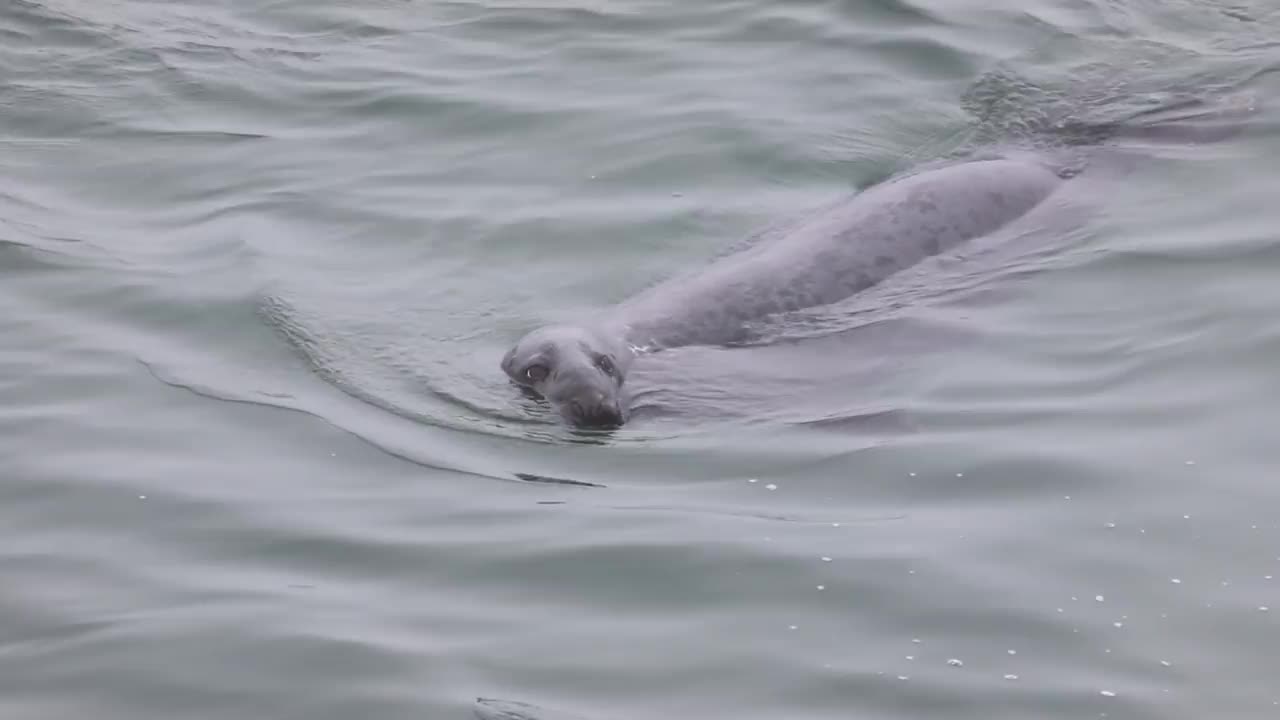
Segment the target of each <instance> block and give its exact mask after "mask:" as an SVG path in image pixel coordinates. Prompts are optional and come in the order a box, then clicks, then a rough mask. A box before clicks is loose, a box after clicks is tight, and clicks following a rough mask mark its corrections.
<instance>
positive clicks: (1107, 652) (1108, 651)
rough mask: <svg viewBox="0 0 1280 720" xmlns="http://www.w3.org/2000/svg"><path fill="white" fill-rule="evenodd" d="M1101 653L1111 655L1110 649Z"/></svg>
mask: <svg viewBox="0 0 1280 720" xmlns="http://www.w3.org/2000/svg"><path fill="white" fill-rule="evenodd" d="M1102 652H1104V653H1106V654H1108V655H1110V654H1111V648H1107V649H1106V650H1103V651H1102Z"/></svg>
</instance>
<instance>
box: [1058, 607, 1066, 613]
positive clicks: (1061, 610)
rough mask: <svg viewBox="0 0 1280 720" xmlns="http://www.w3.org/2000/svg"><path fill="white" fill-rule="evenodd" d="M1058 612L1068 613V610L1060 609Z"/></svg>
mask: <svg viewBox="0 0 1280 720" xmlns="http://www.w3.org/2000/svg"><path fill="white" fill-rule="evenodd" d="M1058 612H1066V610H1063V609H1062V608H1058Z"/></svg>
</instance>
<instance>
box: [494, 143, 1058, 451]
mask: <svg viewBox="0 0 1280 720" xmlns="http://www.w3.org/2000/svg"><path fill="white" fill-rule="evenodd" d="M1069 174H1070V173H1066V172H1061V171H1059V170H1058V169H1055V168H1053V167H1051V166H1050V165H1048V164H1046V161H1044V160H1043V159H1041V158H1039V157H1038V156H1034V155H1029V156H1025V157H1013V156H1010V157H994V158H985V159H976V160H970V161H965V162H959V163H954V164H950V165H944V166H941V167H935V168H932V169H926V170H921V171H918V172H915V173H912V174H909V175H904V176H901V177H897V178H894V179H890V180H888V181H886V182H883V183H881V184H879V185H875V186H873V187H871V188H869V189H867V190H865V191H863V192H861V193H859V194H857V195H854V196H853V197H851V198H849V199H848V200H846V201H844V202H842V203H840V204H837V205H835V206H833V207H831V208H829V209H827V210H824V211H822V212H820V213H818V214H816V215H814V216H813V217H810V218H808V219H807V220H804V221H802V222H799V223H798V224H796V225H795V226H793V227H791V228H790V229H788V230H787V231H786V232H785V233H780V234H779V235H777V236H776V237H770V238H767V239H765V240H763V241H761V242H759V243H756V244H753V245H750V246H749V247H747V248H745V249H743V250H740V251H738V252H735V253H731V254H728V255H725V256H723V257H721V258H718V259H717V260H714V261H712V262H710V263H709V264H707V265H705V266H702V267H700V268H698V269H696V270H694V271H691V272H687V273H684V274H681V275H678V276H676V277H673V278H671V279H669V280H667V281H665V282H662V283H659V284H657V285H654V286H652V287H650V288H648V289H647V290H644V291H642V292H640V293H639V294H637V295H635V296H633V297H631V298H629V299H627V300H624V301H623V302H621V303H619V304H617V305H615V306H612V307H610V308H607V309H605V310H603V311H601V312H599V313H597V314H596V315H595V316H594V317H592V318H591V319H590V320H588V321H587V322H585V323H582V324H577V325H549V326H545V327H541V328H538V329H536V330H534V331H532V332H530V333H529V334H527V335H525V336H524V337H523V338H521V339H520V341H519V342H517V343H516V344H515V346H514V347H512V348H511V350H510V351H508V352H507V354H506V355H505V357H503V359H502V369H503V371H504V372H505V373H506V374H507V376H508V377H510V378H511V380H513V381H514V382H515V383H517V384H518V385H520V386H522V387H524V388H527V389H528V390H530V391H532V392H533V393H535V394H537V395H539V396H541V397H543V398H545V399H546V400H547V401H548V402H549V403H550V404H551V405H552V407H553V408H555V409H556V410H557V411H558V412H559V413H560V415H561V416H562V417H563V418H564V419H565V420H566V421H567V422H569V423H570V424H572V425H575V426H578V427H586V428H607V427H616V426H619V425H621V424H623V423H624V422H625V421H626V418H627V404H626V398H625V393H624V392H623V385H624V382H625V380H626V376H627V371H628V370H629V369H630V368H631V365H632V363H633V362H634V361H635V359H636V358H637V357H639V356H641V355H643V354H645V353H650V352H657V351H660V350H663V349H666V348H675V347H680V346H684V345H723V344H730V343H733V342H736V341H741V340H743V339H745V337H746V333H747V330H748V327H749V324H750V323H752V322H754V321H759V320H760V319H762V318H765V317H767V316H770V315H775V314H778V313H785V312H790V311H795V310H802V309H805V308H811V307H816V306H820V305H827V304H830V303H834V302H837V301H839V300H843V299H845V298H847V297H849V296H851V295H853V294H855V293H858V292H861V291H863V290H865V289H867V288H869V287H871V286H873V285H875V284H877V283H879V282H881V281H883V280H884V279H885V278H887V277H889V276H891V275H893V274H895V273H897V272H899V271H901V270H904V269H906V268H908V267H911V266H912V265H915V264H916V263H919V262H920V261H921V260H924V259H925V258H927V257H929V256H931V255H936V254H938V253H941V252H943V251H946V250H948V249H950V248H953V247H955V246H957V245H959V244H961V243H964V242H967V241H970V240H974V239H976V238H980V237H983V236H986V235H989V234H991V233H993V232H995V231H996V230H998V229H1000V228H1001V227H1004V226H1005V225H1008V224H1009V223H1011V222H1013V221H1014V220H1016V219H1018V218H1020V217H1022V216H1023V215H1026V214H1027V213H1028V212H1029V211H1031V210H1032V209H1033V208H1035V207H1036V206H1037V205H1039V204H1040V203H1042V202H1044V201H1045V199H1046V198H1048V197H1049V196H1050V195H1052V194H1053V193H1054V191H1055V190H1057V189H1058V188H1059V187H1060V186H1061V185H1062V184H1063V183H1064V182H1066V177H1067V176H1069Z"/></svg>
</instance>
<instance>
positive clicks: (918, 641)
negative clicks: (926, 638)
mask: <svg viewBox="0 0 1280 720" xmlns="http://www.w3.org/2000/svg"><path fill="white" fill-rule="evenodd" d="M911 642H913V643H915V644H917V645H919V644H920V638H911Z"/></svg>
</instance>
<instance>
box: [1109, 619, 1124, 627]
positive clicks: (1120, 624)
mask: <svg viewBox="0 0 1280 720" xmlns="http://www.w3.org/2000/svg"><path fill="white" fill-rule="evenodd" d="M1111 624H1112V625H1115V626H1116V627H1118V628H1120V627H1124V623H1122V622H1120V621H1119V620H1117V621H1116V622H1113V623H1111Z"/></svg>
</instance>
